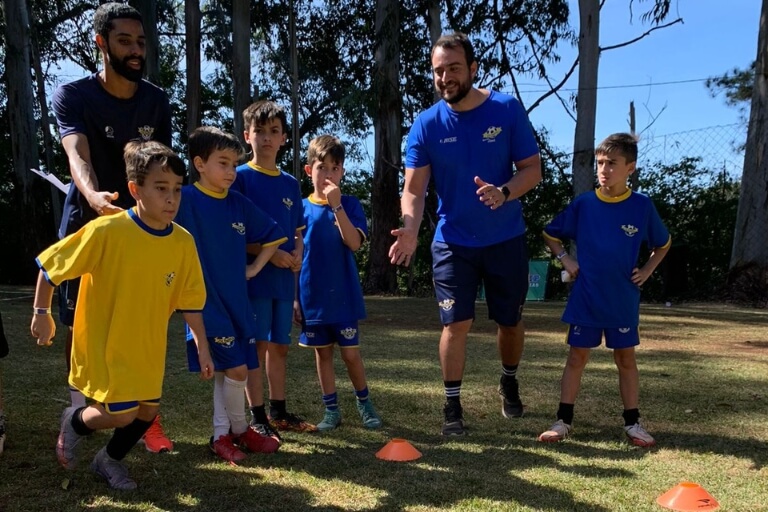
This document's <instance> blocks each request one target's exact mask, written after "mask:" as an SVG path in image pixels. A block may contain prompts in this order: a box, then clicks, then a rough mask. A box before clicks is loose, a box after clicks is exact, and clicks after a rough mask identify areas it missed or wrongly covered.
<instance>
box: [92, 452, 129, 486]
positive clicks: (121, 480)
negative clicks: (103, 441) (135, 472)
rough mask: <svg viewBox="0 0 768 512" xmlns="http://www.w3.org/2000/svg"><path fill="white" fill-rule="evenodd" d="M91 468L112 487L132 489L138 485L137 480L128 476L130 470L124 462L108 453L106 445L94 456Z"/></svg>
mask: <svg viewBox="0 0 768 512" xmlns="http://www.w3.org/2000/svg"><path fill="white" fill-rule="evenodd" d="M91 469H92V470H93V471H94V472H95V473H96V474H97V475H99V476H100V477H102V478H104V479H105V480H106V481H107V483H108V484H109V486H110V487H111V488H112V489H117V490H120V491H132V490H133V489H135V488H136V487H137V486H136V482H134V481H133V479H132V478H131V477H130V476H128V470H127V469H126V468H125V466H123V464H122V462H120V461H118V460H115V459H113V458H112V457H110V456H109V455H107V448H106V446H105V447H104V448H102V449H101V450H99V453H97V454H96V456H95V457H94V458H93V462H91Z"/></svg>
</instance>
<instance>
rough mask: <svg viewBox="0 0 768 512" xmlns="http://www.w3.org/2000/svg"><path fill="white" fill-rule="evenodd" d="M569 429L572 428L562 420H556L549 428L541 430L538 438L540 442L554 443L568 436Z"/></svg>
mask: <svg viewBox="0 0 768 512" xmlns="http://www.w3.org/2000/svg"><path fill="white" fill-rule="evenodd" d="M571 430H573V427H572V426H571V425H569V424H567V423H564V422H563V420H557V421H556V422H555V423H554V424H553V425H552V426H551V427H549V430H547V431H546V432H542V433H541V434H540V435H539V438H538V439H539V441H541V442H542V443H556V442H558V441H562V440H563V439H565V438H566V437H568V435H569V434H570V433H571Z"/></svg>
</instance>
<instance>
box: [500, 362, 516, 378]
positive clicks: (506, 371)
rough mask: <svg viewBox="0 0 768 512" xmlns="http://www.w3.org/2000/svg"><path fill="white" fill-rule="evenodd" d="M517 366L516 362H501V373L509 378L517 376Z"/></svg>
mask: <svg viewBox="0 0 768 512" xmlns="http://www.w3.org/2000/svg"><path fill="white" fill-rule="evenodd" d="M517 366H518V365H516V364H514V365H513V364H504V363H502V364H501V375H502V376H504V377H506V378H508V379H516V378H517Z"/></svg>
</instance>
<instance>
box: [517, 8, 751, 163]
mask: <svg viewBox="0 0 768 512" xmlns="http://www.w3.org/2000/svg"><path fill="white" fill-rule="evenodd" d="M650 1H652V0H647V1H646V2H643V3H639V1H638V0H635V2H634V10H635V19H634V20H632V21H630V13H629V7H628V5H629V0H607V1H606V3H605V5H604V6H603V9H602V12H601V19H600V45H601V46H610V45H614V44H618V43H620V42H623V41H626V40H629V39H632V38H634V37H636V36H638V35H640V34H642V33H643V32H645V31H646V30H647V29H648V28H649V27H650V26H649V25H645V24H643V23H641V21H640V19H639V14H638V13H639V12H641V11H642V10H643V9H645V8H647V6H648V5H649V2H650ZM570 4H571V10H572V13H571V23H572V25H573V26H574V27H575V28H576V29H578V2H577V1H575V0H571V1H570ZM760 4H761V2H760V0H730V1H728V2H723V1H721V0H673V8H672V11H671V14H670V17H669V21H671V20H674V19H676V18H678V17H680V18H683V21H684V23H683V24H679V23H678V24H676V25H673V26H671V27H668V28H665V29H662V30H657V31H655V32H653V33H652V34H651V35H649V36H647V37H646V38H644V39H642V40H641V41H639V42H636V43H634V44H633V45H631V46H627V47H623V48H619V49H616V50H611V51H607V52H604V53H603V54H602V56H601V59H600V67H599V87H601V89H599V90H598V97H597V101H598V107H597V128H596V134H595V136H596V138H597V139H598V140H600V139H601V138H603V137H604V136H606V135H608V134H610V133H613V132H618V131H628V128H629V124H628V119H629V114H628V112H629V102H630V101H634V102H635V110H636V124H637V129H638V131H640V130H642V129H643V128H645V127H646V126H647V125H648V124H649V123H650V122H651V120H652V119H653V118H654V117H656V116H658V118H657V120H656V121H655V123H654V124H653V125H652V126H651V127H650V128H649V129H648V130H647V131H646V135H647V136H650V135H666V134H669V133H676V132H681V131H688V130H695V129H699V128H705V127H709V126H715V125H725V124H731V123H738V122H740V121H741V120H740V117H739V113H738V111H737V110H736V109H734V108H732V107H728V106H726V105H725V102H724V101H723V98H722V97H714V98H713V97H712V96H711V95H710V93H709V91H708V90H707V89H706V87H705V86H704V82H703V81H701V80H700V79H704V78H707V77H710V76H717V75H722V74H723V73H725V72H726V71H728V70H730V69H732V68H734V67H739V68H744V67H746V66H748V65H749V64H750V63H751V62H752V61H753V60H754V59H755V57H756V54H757V31H758V25H759V20H760V7H761V5H760ZM561 55H562V56H563V59H562V62H561V63H560V64H559V65H558V66H557V67H552V70H553V72H552V73H551V79H552V81H553V83H557V82H558V81H559V80H560V79H561V78H562V76H563V74H564V73H565V71H567V69H568V68H569V67H570V65H571V63H572V62H573V58H574V56H575V55H576V48H573V47H570V46H566V47H564V48H561ZM692 80H699V81H692ZM519 81H520V82H522V83H525V84H526V85H525V86H521V87H520V89H521V91H534V90H535V91H541V89H542V87H541V86H540V85H536V82H534V81H532V80H531V79H529V78H526V77H520V78H519ZM682 81H690V82H687V83H677V84H669V85H661V83H662V82H682ZM577 84H578V77H577V74H576V73H574V74H573V76H572V77H571V79H570V80H569V81H568V83H567V84H566V85H565V86H564V87H565V88H570V89H575V88H576V86H577ZM638 84H639V85H641V86H640V87H622V88H606V87H615V86H626V85H638ZM654 84H659V85H654ZM564 94H565V95H566V96H567V95H570V93H569V92H566V93H564ZM540 95H541V92H536V93H524V94H522V97H523V101H524V102H526V103H528V104H530V103H532V102H533V101H535V99H536V98H538V97H539V96H540ZM531 121H532V122H533V124H534V125H535V126H546V127H547V128H548V129H549V131H550V135H551V141H552V142H553V143H554V145H555V146H557V147H558V148H560V149H562V150H565V151H570V149H571V148H572V145H573V130H574V127H575V123H574V121H573V120H572V119H571V118H570V117H568V116H567V115H566V114H565V112H564V110H563V107H562V106H561V105H560V102H559V101H558V100H557V99H556V98H554V97H550V98H548V99H547V100H545V102H544V103H543V104H542V105H541V106H539V107H537V108H536V109H535V110H534V111H532V112H531Z"/></svg>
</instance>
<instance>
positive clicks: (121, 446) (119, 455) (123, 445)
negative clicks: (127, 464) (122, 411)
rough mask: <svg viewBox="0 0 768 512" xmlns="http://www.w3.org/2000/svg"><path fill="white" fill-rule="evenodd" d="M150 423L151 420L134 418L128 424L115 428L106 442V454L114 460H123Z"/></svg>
mask: <svg viewBox="0 0 768 512" xmlns="http://www.w3.org/2000/svg"><path fill="white" fill-rule="evenodd" d="M150 425H152V421H144V420H140V419H139V418H136V419H135V420H133V421H132V422H131V423H129V424H128V425H126V426H124V427H121V428H116V429H115V433H114V434H112V438H111V439H110V440H109V442H108V443H107V455H109V456H110V457H112V458H113V459H115V460H123V459H124V458H125V456H126V455H128V452H129V451H131V448H133V447H134V445H135V444H136V443H138V442H139V439H141V436H143V435H144V433H145V432H146V431H147V430H148V429H149V426H150Z"/></svg>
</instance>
